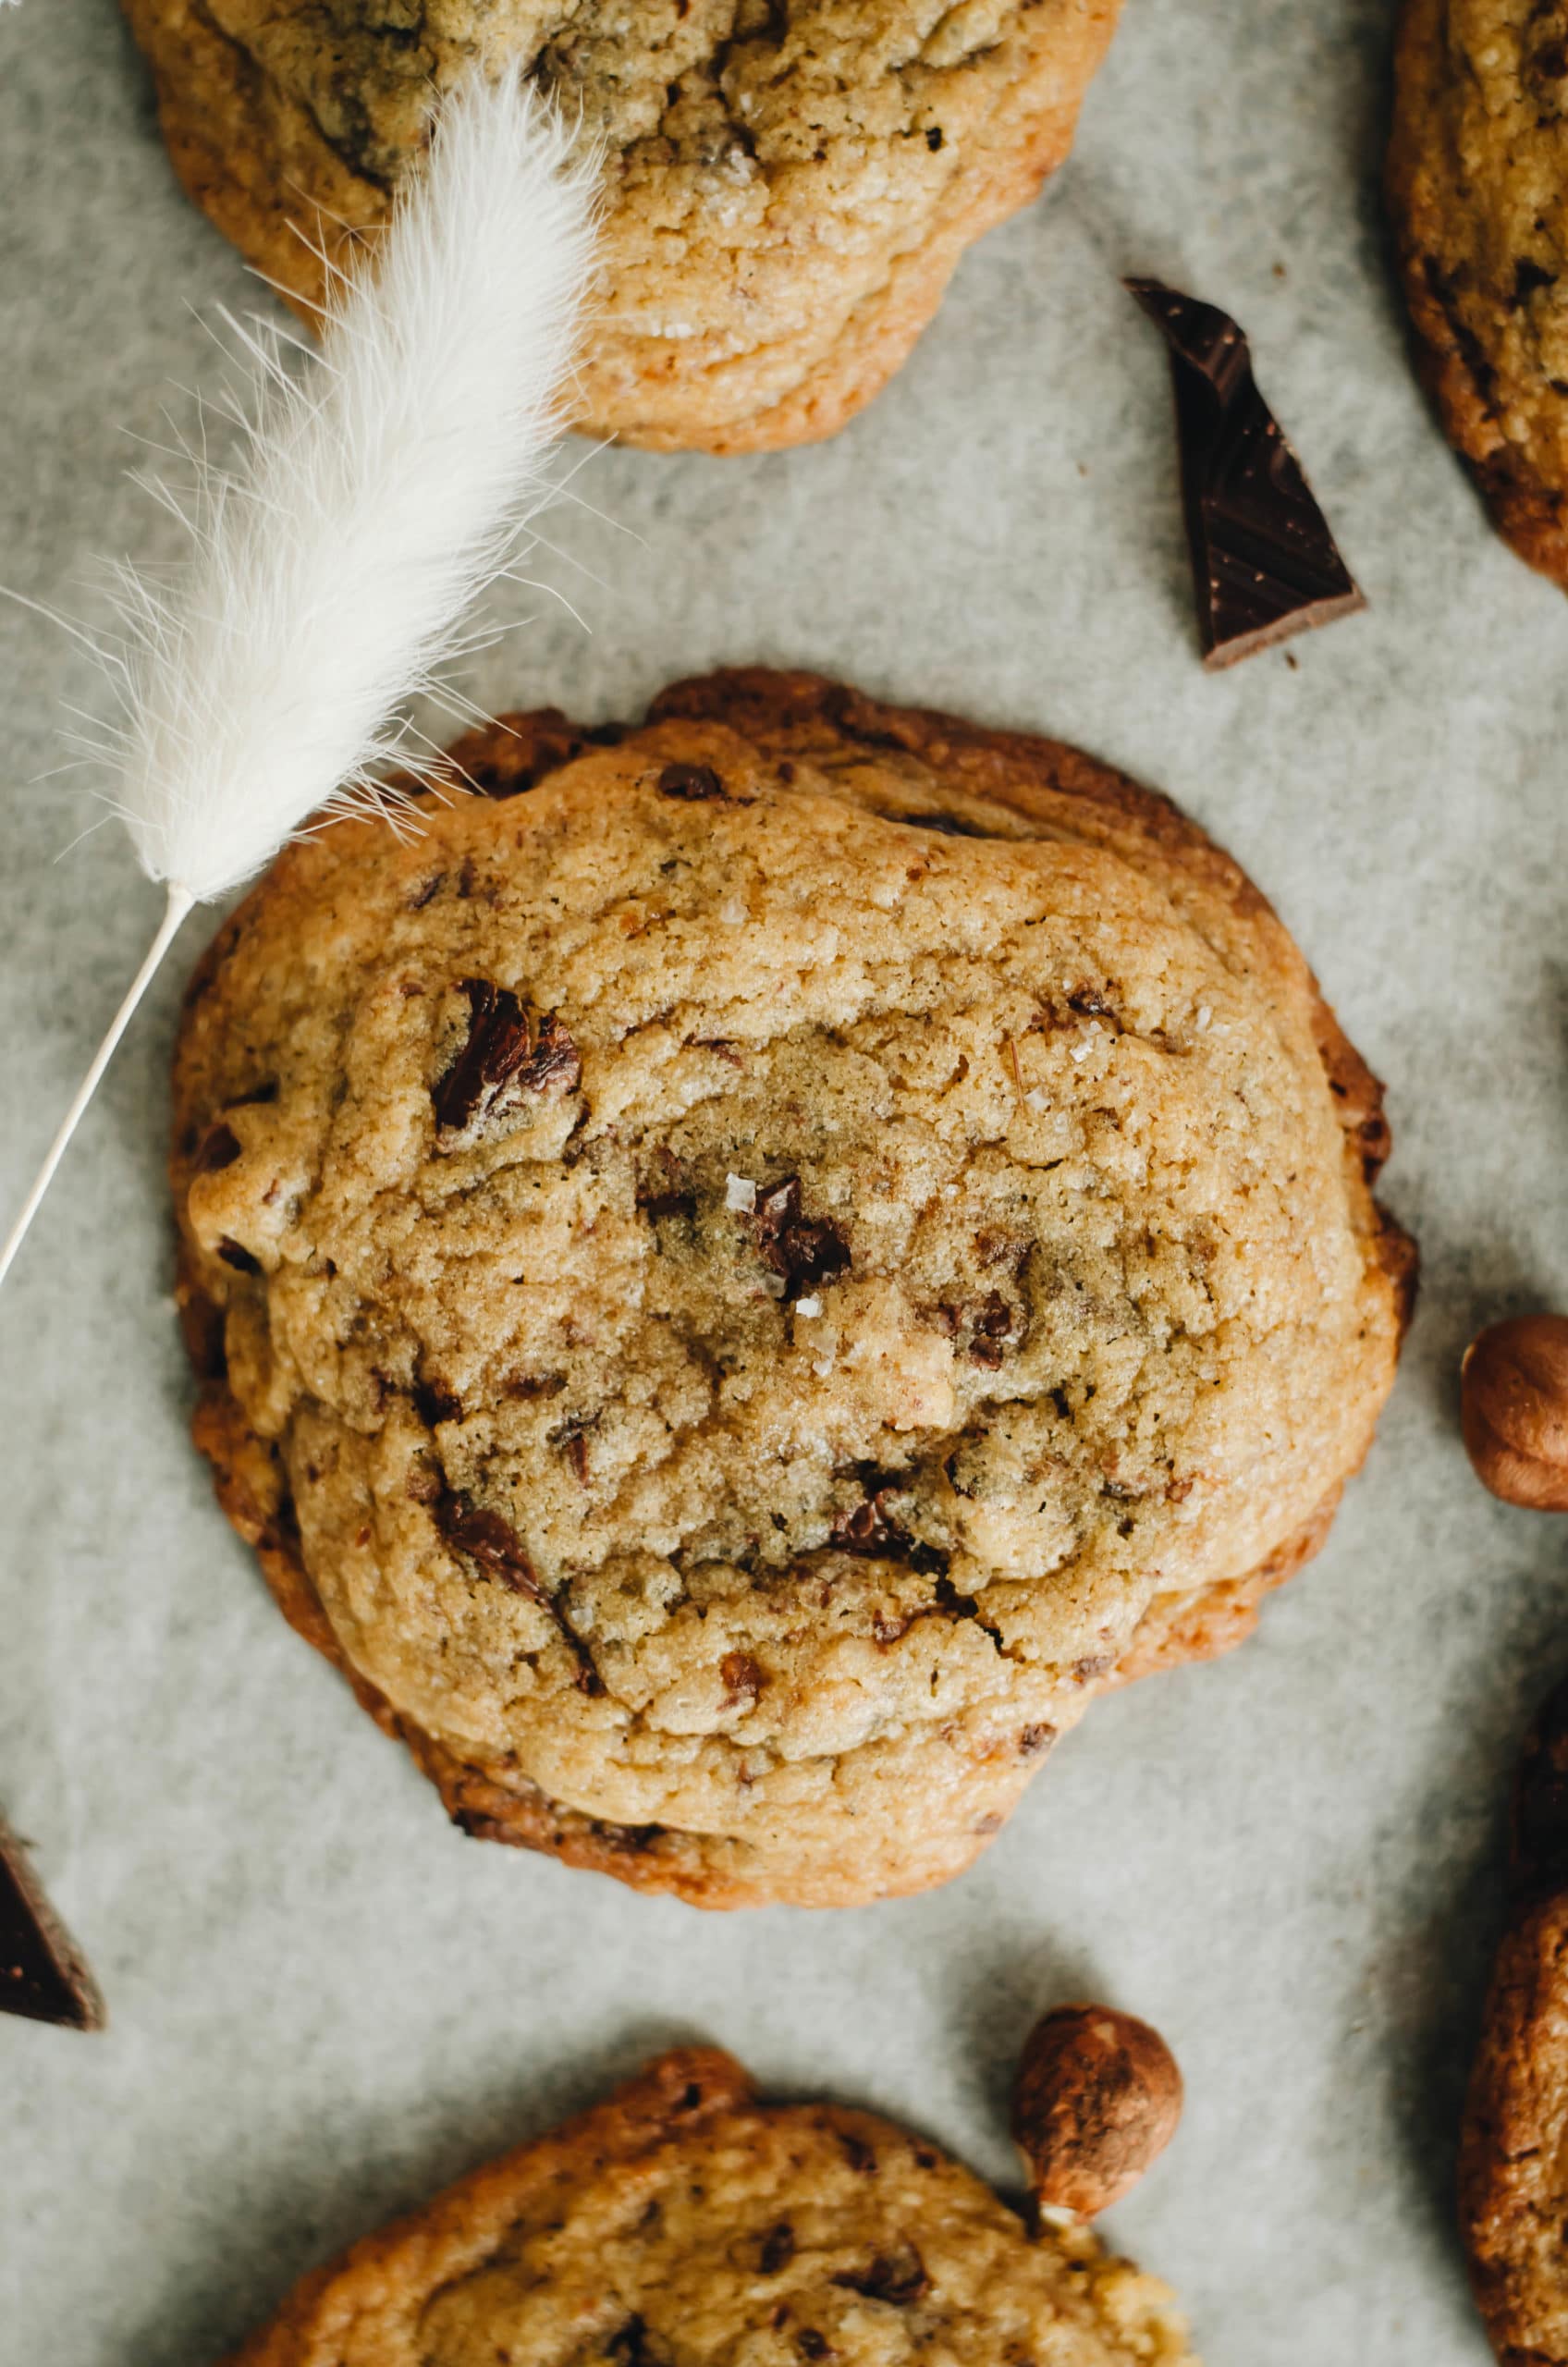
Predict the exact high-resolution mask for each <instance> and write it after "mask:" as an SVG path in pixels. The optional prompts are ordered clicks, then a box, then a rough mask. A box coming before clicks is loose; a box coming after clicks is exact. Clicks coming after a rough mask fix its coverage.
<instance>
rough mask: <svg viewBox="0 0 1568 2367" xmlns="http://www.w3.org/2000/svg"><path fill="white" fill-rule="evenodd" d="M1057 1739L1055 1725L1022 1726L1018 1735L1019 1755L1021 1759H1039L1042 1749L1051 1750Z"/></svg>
mask: <svg viewBox="0 0 1568 2367" xmlns="http://www.w3.org/2000/svg"><path fill="white" fill-rule="evenodd" d="M1055 1740H1056V1728H1055V1727H1054V1726H1047V1725H1036V1726H1022V1727H1021V1728H1020V1729H1019V1735H1018V1756H1019V1757H1020V1759H1038V1758H1039V1756H1040V1754H1041V1752H1042V1751H1047V1750H1049V1748H1050V1747H1051V1745H1052V1743H1053V1742H1055Z"/></svg>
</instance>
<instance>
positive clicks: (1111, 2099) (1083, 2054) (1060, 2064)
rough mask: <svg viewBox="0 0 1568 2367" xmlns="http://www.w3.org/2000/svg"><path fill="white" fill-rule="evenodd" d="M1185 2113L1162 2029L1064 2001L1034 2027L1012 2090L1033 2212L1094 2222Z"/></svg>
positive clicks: (1179, 2080) (1127, 2016)
mask: <svg viewBox="0 0 1568 2367" xmlns="http://www.w3.org/2000/svg"><path fill="white" fill-rule="evenodd" d="M1181 2117H1182V2074H1181V2072H1180V2071H1179V2070H1178V2069H1177V2067H1176V2058H1175V2056H1174V2055H1173V2054H1171V2052H1170V2048H1169V2047H1168V2046H1167V2045H1166V2043H1165V2041H1164V2040H1163V2039H1162V2038H1161V2037H1160V2035H1159V2032H1158V2030H1150V2028H1149V2026H1148V2024H1147V2022H1140V2021H1139V2020H1137V2019H1136V2017H1134V2016H1133V2015H1132V2014H1119V2013H1117V2012H1116V2010H1115V2008H1114V2007H1112V2006H1110V2005H1059V2006H1057V2007H1056V2009H1055V2011H1054V2012H1052V2013H1049V2014H1047V2015H1045V2016H1044V2017H1043V2018H1042V2019H1041V2020H1039V2021H1038V2022H1036V2023H1035V2027H1034V2029H1033V2030H1031V2031H1030V2033H1029V2037H1028V2040H1027V2042H1025V2045H1024V2049H1023V2058H1022V2060H1021V2062H1020V2064H1019V2067H1018V2081H1017V2085H1016V2087H1015V2088H1014V2090H1013V2099H1012V2133H1013V2136H1014V2138H1015V2139H1016V2140H1017V2142H1018V2146H1019V2150H1020V2151H1021V2152H1022V2153H1023V2159H1024V2162H1025V2164H1026V2165H1027V2167H1028V2172H1029V2184H1030V2188H1031V2189H1032V2191H1033V2193H1034V2197H1035V2204H1036V2207H1038V2208H1041V2209H1047V2210H1055V2211H1067V2212H1071V2213H1072V2214H1073V2215H1074V2216H1075V2217H1077V2218H1081V2219H1092V2218H1093V2217H1094V2216H1095V2214H1096V2212H1100V2211H1105V2210H1107V2209H1109V2205H1110V2204H1111V2203H1113V2202H1116V2201H1120V2199H1121V2196H1122V2195H1124V2194H1125V2193H1126V2192H1127V2191H1128V2189H1130V2188H1132V2187H1134V2186H1136V2184H1137V2183H1138V2180H1139V2179H1140V2178H1141V2177H1143V2175H1144V2172H1145V2170H1146V2169H1147V2168H1148V2166H1149V2165H1150V2163H1151V2162H1153V2161H1154V2160H1155V2159H1156V2157H1157V2156H1158V2154H1160V2153H1162V2152H1164V2151H1165V2148H1166V2147H1167V2145H1169V2144H1170V2140H1171V2139H1172V2137H1174V2135H1175V2134H1176V2124H1177V2122H1178V2121H1179V2120H1180V2119H1181Z"/></svg>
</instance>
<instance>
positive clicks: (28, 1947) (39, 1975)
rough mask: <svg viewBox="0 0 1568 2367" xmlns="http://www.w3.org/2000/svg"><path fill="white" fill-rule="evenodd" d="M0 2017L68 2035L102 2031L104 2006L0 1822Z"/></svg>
mask: <svg viewBox="0 0 1568 2367" xmlns="http://www.w3.org/2000/svg"><path fill="white" fill-rule="evenodd" d="M0 2013H4V2014H24V2015H26V2016H27V2017H28V2018H29V2019H30V2020H31V2021H35V2022H56V2023H59V2024H60V2025H61V2026H62V2027H63V2028H65V2029H67V2030H102V2029H103V2027H104V2000H103V1998H102V1997H101V1996H100V1995H99V1993H98V1984H97V1982H96V1981H94V1980H93V1978H92V1974H91V1973H90V1972H89V1971H88V1969H87V1967H86V1965H85V1963H84V1962H83V1961H82V1958H81V1956H80V1954H79V1952H78V1950H77V1947H76V1945H75V1943H74V1942H73V1941H72V1939H71V1937H70V1934H69V1933H68V1932H67V1930H66V1928H65V1926H64V1924H62V1923H61V1921H60V1919H59V1918H58V1917H57V1916H56V1914H55V1910H54V1908H53V1907H51V1906H50V1904H49V1902H48V1900H47V1899H46V1898H45V1897H44V1895H43V1891H42V1890H41V1889H40V1887H39V1884H38V1883H37V1880H36V1879H35V1877H34V1875H33V1871H32V1869H31V1866H30V1865H29V1864H28V1861H27V1852H26V1850H25V1849H24V1848H23V1846H22V1844H21V1843H20V1842H19V1841H18V1838H17V1836H16V1834H14V1833H12V1832H11V1830H10V1828H9V1826H8V1825H7V1824H6V1821H5V1820H4V1819H3V1818H0Z"/></svg>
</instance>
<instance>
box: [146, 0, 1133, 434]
mask: <svg viewBox="0 0 1568 2367" xmlns="http://www.w3.org/2000/svg"><path fill="white" fill-rule="evenodd" d="M126 6H127V8H128V11H129V17H130V20H131V24H132V26H133V28H134V30H135V32H136V35H137V38H138V40H139V41H140V42H141V46H142V47H143V49H144V50H145V51H146V53H147V55H148V57H149V58H150V59H151V61H152V65H153V73H154V75H155V77H156V80H157V86H158V97H159V104H160V110H161V115H162V120H163V127H164V132H165V138H166V140H167V142H168V147H169V153H170V155H171V157H172V158H173V161H174V165H175V169H176V171H177V172H178V175H179V177H180V178H181V180H182V181H183V182H184V184H185V186H186V188H187V189H188V190H189V191H190V194H191V196H192V197H193V198H194V199H195V200H196V202H197V203H198V204H200V205H201V206H202V207H203V208H204V209H205V210H206V212H207V213H208V214H209V215H211V216H212V218H213V220H214V222H215V223H216V224H217V226H218V227H219V228H220V229H221V230H224V231H225V232H227V235H228V237H229V238H231V239H234V240H235V242H236V244H237V245H239V247H240V248H241V249H242V250H243V251H244V252H245V253H246V254H247V255H248V256H249V257H250V258H251V262H252V263H254V264H257V265H258V266H259V267H260V268H261V269H262V270H263V271H264V272H265V273H266V274H267V275H268V276H269V277H270V278H272V279H273V280H275V281H276V282H277V283H278V284H279V285H280V286H281V287H282V288H285V289H287V290H289V291H291V292H292V294H293V295H294V297H295V298H296V299H297V300H299V302H300V304H301V305H303V306H305V307H306V308H309V306H310V305H311V304H312V303H313V302H314V301H316V300H318V299H319V297H320V294H321V290H322V286H323V265H322V262H321V258H320V256H319V255H318V254H317V253H316V252H314V251H312V247H313V245H314V244H315V242H317V241H323V242H325V251H326V252H327V253H329V254H331V253H336V252H340V251H341V249H342V246H343V242H344V241H345V240H346V239H349V238H350V237H351V236H352V235H353V234H354V233H355V232H356V231H359V230H361V229H364V228H366V227H371V226H373V225H374V224H376V223H379V222H382V221H384V220H385V219H386V212H387V207H388V204H389V202H390V199H391V196H392V192H393V190H395V189H396V187H397V185H398V180H399V179H400V178H402V176H403V175H404V174H405V173H407V172H408V171H409V170H410V168H411V167H412V166H414V165H415V164H416V163H417V160H418V158H419V155H420V153H421V151H422V146H423V136H424V125H425V119H426V115H427V111H428V107H429V103H430V95H431V92H432V90H436V91H439V90H440V89H441V88H443V87H444V86H445V85H447V84H449V83H450V82H452V81H453V80H455V79H457V78H458V77H459V76H460V75H461V74H463V73H465V72H467V71H469V70H471V69H472V68H473V67H480V68H481V69H484V68H495V67H500V66H502V65H504V64H507V63H508V62H510V61H512V60H514V59H517V58H521V59H523V60H524V61H525V62H526V65H527V67H528V69H529V71H530V73H531V75H532V76H533V80H534V81H535V82H536V83H537V86H538V88H539V89H540V90H541V91H543V92H548V93H549V94H550V95H552V96H553V97H555V98H557V100H558V101H559V103H560V104H561V106H562V108H563V110H564V111H565V113H566V115H567V116H568V117H569V118H570V120H571V121H573V122H580V123H581V126H582V138H583V139H584V141H593V142H594V143H595V145H596V146H597V148H598V149H599V150H601V151H602V153H603V156H604V160H605V184H606V213H605V220H604V233H603V243H602V263H603V270H602V277H601V284H600V287H599V288H598V291H597V296H596V300H595V303H594V325H593V329H592V333H591V336H590V338H589V341H588V345H587V350H586V351H585V352H584V354H583V357H582V368H581V375H580V399H581V423H582V425H583V426H584V427H586V428H587V429H588V430H589V431H590V432H591V433H593V434H594V435H616V436H619V437H622V438H624V439H625V440H626V441H628V442H631V443H636V444H646V445H653V446H655V447H659V448H667V449H668V448H679V447H687V446H694V447H698V448H702V449H704V450H707V451H714V452H741V451H755V450H761V449H765V448H771V447H775V446H779V445H786V444H800V443H804V442H807V441H810V440H811V439H812V438H814V437H816V436H822V435H832V434H833V433H834V432H835V431H836V430H837V429H838V428H839V427H840V426H841V425H842V424H843V423H844V422H845V420H847V419H849V418H850V417H851V415H852V414H853V413H854V412H855V411H858V410H859V409H860V407H861V405H862V404H863V403H864V402H866V401H868V400H869V399H870V398H871V397H872V396H873V395H874V394H876V392H877V390H878V388H879V387H880V386H883V385H884V384H885V383H886V381H887V380H888V378H889V377H890V376H891V375H892V374H893V372H894V371H895V370H897V369H898V367H899V365H900V362H902V361H903V360H904V358H905V356H906V355H907V354H908V352H909V351H910V349H911V347H912V346H913V343H914V341H915V339H916V337H918V336H919V334H920V332H921V330H922V329H923V328H924V327H925V324H926V322H927V321H928V320H929V319H930V317H931V315H932V313H934V312H935V311H936V309H937V304H938V302H939V301H940V300H941V295H942V290H943V288H945V287H946V285H947V282H948V279H949V276H950V275H951V273H952V270H953V268H954V265H955V264H957V262H958V259H959V257H960V255H961V254H962V251H963V250H964V248H965V247H966V246H968V245H969V243H970V241H971V240H972V239H976V238H978V237H979V235H980V233H981V232H982V231H983V230H986V229H988V228H989V227H991V225H992V224H993V223H996V222H999V221H1000V220H1001V219H1002V218H1003V216H1004V215H1009V214H1011V213H1012V212H1013V211H1014V210H1015V209H1016V208H1017V207H1018V206H1020V205H1023V204H1025V203H1026V202H1028V200H1029V199H1030V198H1032V197H1033V196H1034V195H1035V192H1036V190H1038V189H1039V187H1040V184H1041V182H1042V181H1043V180H1044V179H1045V178H1046V176H1047V174H1049V173H1051V172H1053V171H1054V170H1055V169H1056V167H1057V166H1058V165H1060V163H1061V161H1062V159H1063V157H1064V156H1065V155H1066V153H1067V152H1068V149H1069V147H1070V146H1071V144H1072V133H1073V129H1074V127H1075V124H1076V121H1077V117H1078V109H1079V105H1080V104H1081V102H1082V100H1083V97H1084V91H1085V89H1086V88H1087V86H1088V83H1089V80H1090V79H1091V77H1092V76H1093V74H1094V72H1095V69H1096V67H1097V66H1098V64H1099V61H1100V58H1101V57H1102V55H1104V52H1105V49H1106V45H1107V43H1109V39H1110V35H1111V31H1112V29H1113V26H1114V23H1115V19H1116V14H1117V10H1118V7H1119V6H1120V0H965V4H964V5H963V6H960V7H953V6H949V5H948V0H638V6H635V7H631V8H629V7H627V6H624V5H623V0H423V5H421V6H418V7H414V6H401V5H387V0H325V5H323V0H126ZM301 231H303V232H304V233H305V234H306V238H305V239H302V238H301V236H300V232H301ZM307 239H308V240H309V241H310V242H311V243H307V242H306V240H307Z"/></svg>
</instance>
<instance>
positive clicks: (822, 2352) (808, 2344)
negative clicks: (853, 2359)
mask: <svg viewBox="0 0 1568 2367" xmlns="http://www.w3.org/2000/svg"><path fill="white" fill-rule="evenodd" d="M795 2349H797V2350H798V2351H799V2352H800V2354H801V2357H802V2359H832V2358H834V2357H836V2355H837V2354H836V2353H835V2351H834V2349H833V2346H832V2344H831V2343H830V2342H829V2341H828V2339H827V2336H826V2335H825V2334H818V2332H817V2330H816V2328H815V2326H802V2328H801V2330H800V2333H799V2334H798V2335H797V2336H795Z"/></svg>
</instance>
